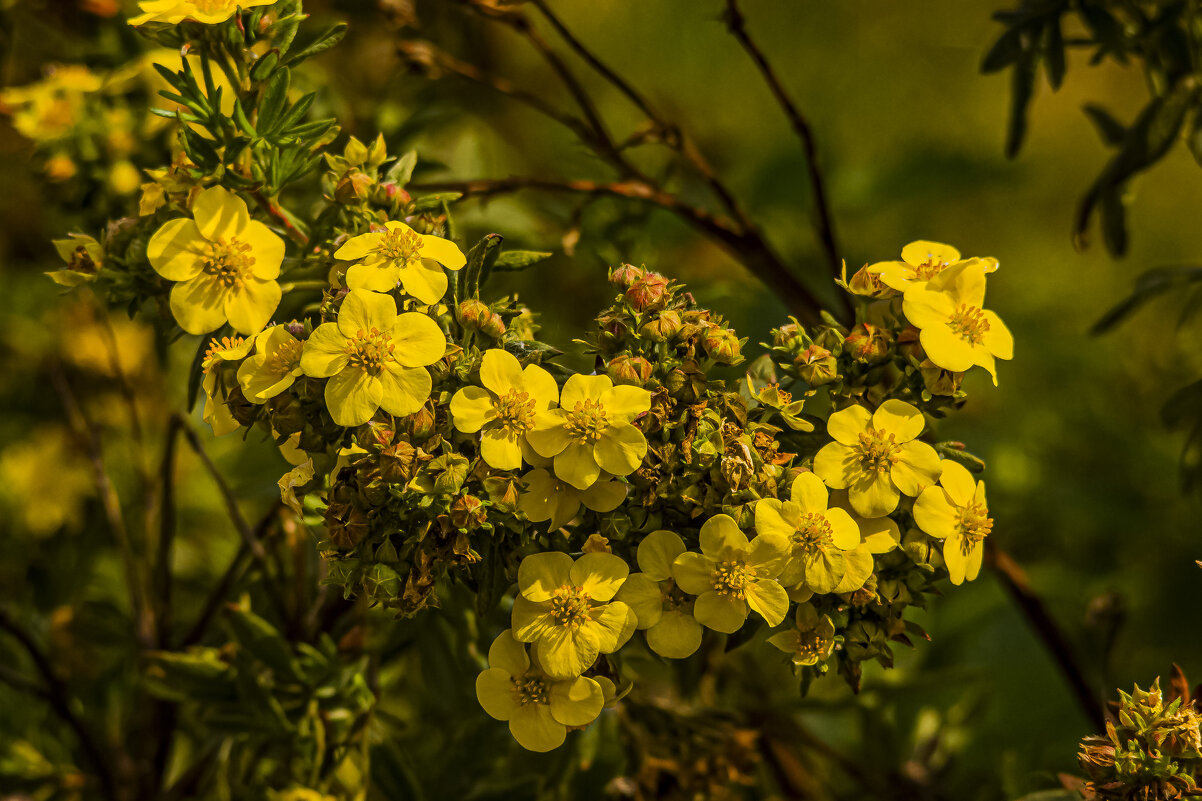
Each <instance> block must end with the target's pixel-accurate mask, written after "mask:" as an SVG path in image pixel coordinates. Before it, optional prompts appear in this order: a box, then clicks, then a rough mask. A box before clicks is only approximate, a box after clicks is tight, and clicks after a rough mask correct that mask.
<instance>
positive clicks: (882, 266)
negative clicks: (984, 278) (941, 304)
mask: <svg viewBox="0 0 1202 801" xmlns="http://www.w3.org/2000/svg"><path fill="white" fill-rule="evenodd" d="M901 256H902V257H901V261H882V262H877V263H876V264H871V265H869V266H868V272H869V273H871V274H873V275H876V276H877V277H879V278H880V281H881V283H882V284H884V285H885V286H887V287H889V288H890V289H894V290H896V291H898V292H902V293H909V292H911V291H913V290H915V289H921V288H923V287H924V286H926V284H927V282H928V281H930V280H931V279H933V278H934V277H935V276H937V275H939V273H941V272H943V271H944V270H946V269H948V268H949V267H955V266H958V265H959V264H961V263H962V260H961V258H960V251H958V250H956V249H955V248H954V247H952V246H951V245H944V244H943V243H941V242H928V241H926V240H921V239H920V240H919V241H917V242H911V243H910V244H908V245H906V246H905V247H904V248H902V252H901ZM963 261H964V262H971V263H972V264H973V267H972V269H977V270H980V271H981V272H982V273H992V272H995V271H996V270H997V268H998V262H997V259H993V258H984V259H964V260H963Z"/></svg>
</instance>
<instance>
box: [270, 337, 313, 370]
mask: <svg viewBox="0 0 1202 801" xmlns="http://www.w3.org/2000/svg"><path fill="white" fill-rule="evenodd" d="M303 349H304V345H303V344H302V343H301V342H300V340H297V339H285V340H284V341H283V342H281V343H280V346H279V347H278V348H276V349H275V350H274V351H273V352H272V354H271V355H270V356H268V357H267V361H266V363H265V364H264V365H263V366H264V367H265V368H266V370H267V372H269V373H272V374H275V375H285V374H287V373H291V372H292V371H293V370H295V369H296V368H297V365H299V364H300V357H301V350H303Z"/></svg>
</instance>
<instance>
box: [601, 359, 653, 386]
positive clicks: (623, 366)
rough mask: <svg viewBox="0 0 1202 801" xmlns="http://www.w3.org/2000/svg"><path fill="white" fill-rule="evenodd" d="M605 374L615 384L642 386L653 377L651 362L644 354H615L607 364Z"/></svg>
mask: <svg viewBox="0 0 1202 801" xmlns="http://www.w3.org/2000/svg"><path fill="white" fill-rule="evenodd" d="M605 374H606V375H608V376H609V377H610V379H611V380H612V381H613V382H614V383H615V384H630V385H632V386H636V387H641V386H643V385H644V384H646V383H647V381H648V380H649V379H650V378H651V362H649V361H647V360H646V359H644V358H643V357H642V356H625V355H622V356H615V357H613V358H612V359H610V360H609V364H608V365H606V367H605Z"/></svg>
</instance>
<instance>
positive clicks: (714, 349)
mask: <svg viewBox="0 0 1202 801" xmlns="http://www.w3.org/2000/svg"><path fill="white" fill-rule="evenodd" d="M701 346H702V347H704V348H705V352H706V353H708V354H709V356H710V358H711V359H713V360H714V361H716V362H718V363H719V364H736V363H738V362H739V361H741V360H742V358H743V354H742V350H741V349H742V343H740V342H739V338H738V337H737V336H735V332H734V331H731V330H730V329H729V328H722V327H721V326H718V325H714V326H711V327H710V328H709V330H708V331H706V332H705V334H704V335H703V336H702V338H701Z"/></svg>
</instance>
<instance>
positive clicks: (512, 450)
mask: <svg viewBox="0 0 1202 801" xmlns="http://www.w3.org/2000/svg"><path fill="white" fill-rule="evenodd" d="M480 458H481V459H483V460H484V463H485V464H487V465H488V466H489V467H492V468H494V469H496V470H520V469H521V468H522V448H521V446H520V445H518V442H517V439H516V438H515V437H513V436H510V435H509V434H507V433H505V431H503V430H502V429H500V428H490V429H487V430H485V431H484V433H482V434H481V435H480Z"/></svg>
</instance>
